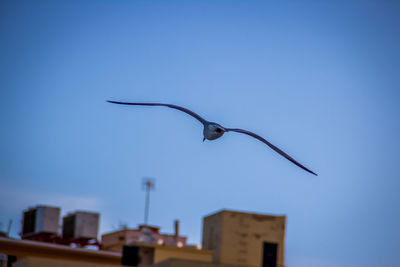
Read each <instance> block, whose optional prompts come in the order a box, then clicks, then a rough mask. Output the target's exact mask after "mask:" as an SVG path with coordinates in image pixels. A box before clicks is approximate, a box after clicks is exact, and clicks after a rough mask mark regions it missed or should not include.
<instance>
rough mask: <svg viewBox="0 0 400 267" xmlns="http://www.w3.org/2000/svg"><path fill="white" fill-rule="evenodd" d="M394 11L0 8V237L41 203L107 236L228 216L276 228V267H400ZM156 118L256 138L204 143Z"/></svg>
mask: <svg viewBox="0 0 400 267" xmlns="http://www.w3.org/2000/svg"><path fill="white" fill-rule="evenodd" d="M399 12H400V5H399V3H398V2H395V1H393V2H391V1H301V3H300V1H2V2H1V3H0V38H1V42H0V53H1V64H0V88H1V92H0V96H1V100H2V105H0V118H1V122H2V126H3V127H2V130H1V131H0V138H1V140H2V142H1V143H0V144H1V149H0V151H1V153H0V182H1V189H2V190H1V192H2V193H1V194H0V222H2V224H3V226H2V227H3V229H4V228H5V227H6V225H7V223H8V220H9V219H13V220H14V224H13V227H12V234H13V236H18V234H17V233H18V232H19V230H20V219H21V212H22V210H23V209H25V208H27V207H28V206H34V205H36V204H47V205H57V206H60V207H61V208H62V213H63V214H65V213H67V212H69V211H74V210H77V209H87V210H92V211H98V212H100V213H101V223H100V229H101V232H107V231H112V230H114V229H116V228H118V226H119V224H121V223H122V224H127V225H129V226H131V227H135V226H136V225H137V224H140V223H142V222H143V213H144V191H143V190H142V188H141V180H142V178H143V177H147V176H149V177H154V178H155V179H156V190H155V191H154V192H152V195H151V200H150V202H151V203H150V217H149V220H150V223H152V224H154V225H158V226H161V227H162V230H163V231H164V232H172V231H173V230H172V229H173V220H174V219H180V221H181V228H182V230H181V232H182V234H184V235H186V236H188V238H189V242H190V243H198V244H199V243H201V219H202V217H203V216H204V215H206V214H209V213H211V212H214V211H216V210H219V209H222V208H227V209H235V210H244V211H252V212H262V213H271V214H280V215H281V214H285V215H287V236H286V263H287V266H289V267H291V266H398V262H400V255H399V253H398V251H399V249H400V231H399V230H398V225H399V224H400V210H399V203H400V194H399V193H398V190H399V188H400V182H399V166H400V165H399V156H398V151H399V149H400V142H399V136H400V120H399V115H400V107H399V101H400V93H399V89H400V88H399V84H400V83H399V82H400V78H399V77H400V76H399V72H400V63H399V62H400V48H399V47H400V45H399V44H400V40H399V38H400V16H398V14H399ZM107 99H113V100H123V101H137V102H140V101H148V102H165V103H172V104H177V105H182V106H185V107H188V108H190V109H192V110H193V111H195V112H197V113H198V114H200V115H201V116H203V117H204V118H206V119H208V120H211V121H216V122H218V123H220V124H222V125H224V126H226V127H237V128H243V129H247V130H251V131H254V132H256V133H258V134H260V135H261V136H263V137H265V138H266V139H267V140H269V141H271V142H272V143H273V144H275V145H276V146H278V147H280V148H281V149H283V150H284V151H285V152H287V153H288V154H289V155H291V156H292V157H294V158H295V159H296V160H298V161H299V162H300V163H302V164H304V165H305V166H307V167H309V168H310V169H311V170H313V171H315V172H317V173H318V174H319V176H318V177H314V176H312V175H310V174H308V173H306V172H305V171H303V170H301V169H300V168H298V167H296V166H294V165H293V164H291V163H290V162H289V161H287V160H286V159H284V158H283V157H281V156H279V155H278V154H276V153H275V152H274V151H272V150H271V149H269V148H268V147H267V146H265V145H264V144H262V143H261V142H258V141H257V140H255V139H252V138H250V137H247V136H245V135H240V134H235V133H229V134H226V135H224V136H223V137H222V138H221V139H218V140H215V141H212V142H210V141H206V142H204V143H203V142H202V138H203V136H202V126H201V124H200V123H199V122H198V121H196V120H194V119H192V118H190V117H189V116H187V115H185V114H184V113H180V112H178V111H174V110H169V109H166V108H161V107H159V108H157V107H154V108H153V107H151V108H150V107H127V106H117V105H112V104H108V103H106V102H105V100H107Z"/></svg>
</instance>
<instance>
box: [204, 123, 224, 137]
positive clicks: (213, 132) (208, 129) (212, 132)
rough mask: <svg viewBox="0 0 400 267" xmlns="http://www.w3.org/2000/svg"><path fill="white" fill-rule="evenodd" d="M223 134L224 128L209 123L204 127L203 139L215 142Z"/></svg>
mask: <svg viewBox="0 0 400 267" xmlns="http://www.w3.org/2000/svg"><path fill="white" fill-rule="evenodd" d="M224 133H225V129H224V127H222V126H221V125H219V124H217V123H209V124H207V125H205V126H204V131H203V134H204V139H203V141H204V140H205V139H208V140H215V139H217V138H220V137H221V136H222V135H223V134H224Z"/></svg>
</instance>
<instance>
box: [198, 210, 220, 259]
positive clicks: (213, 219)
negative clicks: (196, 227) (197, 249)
mask: <svg viewBox="0 0 400 267" xmlns="http://www.w3.org/2000/svg"><path fill="white" fill-rule="evenodd" d="M222 218H223V217H222V216H221V215H220V214H218V213H217V214H213V215H210V216H206V217H204V218H203V238H202V248H203V249H204V250H212V251H213V252H214V253H213V262H216V263H218V262H220V261H221V258H220V256H221V247H222V246H223V244H222V243H223V242H222Z"/></svg>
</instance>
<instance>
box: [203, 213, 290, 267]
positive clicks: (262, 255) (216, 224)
mask: <svg viewBox="0 0 400 267" xmlns="http://www.w3.org/2000/svg"><path fill="white" fill-rule="evenodd" d="M285 229H286V216H274V215H267V214H257V213H247V212H238V211H231V210H222V211H219V212H217V213H214V214H211V215H208V216H206V217H204V219H203V239H202V240H203V249H205V250H212V251H213V252H214V255H213V262H214V263H221V264H236V265H243V266H254V267H259V266H262V267H266V266H284V250H285Z"/></svg>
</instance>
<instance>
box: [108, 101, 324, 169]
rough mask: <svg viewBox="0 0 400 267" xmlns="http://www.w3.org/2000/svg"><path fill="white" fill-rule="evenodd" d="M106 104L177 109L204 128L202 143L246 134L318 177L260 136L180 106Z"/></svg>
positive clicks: (117, 102)
mask: <svg viewBox="0 0 400 267" xmlns="http://www.w3.org/2000/svg"><path fill="white" fill-rule="evenodd" d="M107 102H109V103H113V104H120V105H132V106H164V107H169V108H173V109H177V110H180V111H183V112H185V113H186V114H189V115H190V116H192V117H194V118H195V119H197V120H198V121H200V122H201V123H202V124H203V126H204V129H203V135H204V138H203V142H204V141H205V140H206V139H207V140H215V139H218V138H220V137H221V136H222V135H224V133H227V132H237V133H242V134H247V135H249V136H252V137H254V138H256V139H258V140H260V141H261V142H263V143H265V144H266V145H268V146H269V147H270V148H272V149H273V150H275V151H276V152H278V153H279V154H280V155H282V156H283V157H285V158H286V159H288V160H289V161H291V162H292V163H294V164H295V165H297V166H298V167H300V168H302V169H303V170H305V171H307V172H309V173H311V174H314V175H316V176H318V174H316V173H315V172H313V171H311V170H309V169H307V168H306V167H304V166H303V165H301V164H300V163H298V162H297V161H296V160H294V159H293V158H292V157H291V156H289V155H288V154H286V153H285V152H283V151H282V150H280V149H279V148H278V147H276V146H274V145H273V144H271V143H270V142H268V141H267V140H265V139H264V138H262V137H261V136H259V135H257V134H255V133H252V132H250V131H246V130H242V129H236V128H226V127H223V126H222V125H220V124H218V123H216V122H211V121H207V120H205V119H203V118H202V117H201V116H199V115H198V114H196V113H194V112H193V111H191V110H189V109H187V108H184V107H180V106H177V105H172V104H162V103H130V102H119V101H111V100H107Z"/></svg>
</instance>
